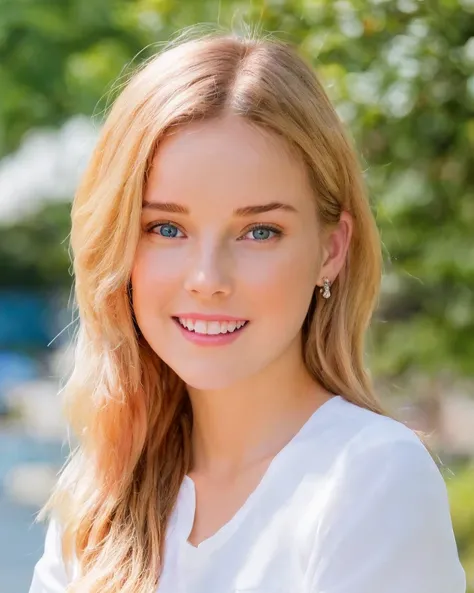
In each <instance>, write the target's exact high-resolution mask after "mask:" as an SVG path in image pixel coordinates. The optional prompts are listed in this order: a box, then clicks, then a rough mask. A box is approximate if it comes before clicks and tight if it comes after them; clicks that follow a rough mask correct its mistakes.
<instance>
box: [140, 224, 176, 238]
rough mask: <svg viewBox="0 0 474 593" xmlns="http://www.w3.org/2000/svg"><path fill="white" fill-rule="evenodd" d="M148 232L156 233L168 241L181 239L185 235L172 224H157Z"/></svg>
mask: <svg viewBox="0 0 474 593" xmlns="http://www.w3.org/2000/svg"><path fill="white" fill-rule="evenodd" d="M148 230H149V232H150V233H154V234H155V235H159V236H160V237H165V238H166V239H181V238H182V237H184V233H183V232H182V231H180V230H179V229H178V227H177V226H176V225H174V224H172V223H170V222H165V223H161V224H155V225H154V226H152V227H151V228H150V229H148ZM178 233H181V235H179V234H178Z"/></svg>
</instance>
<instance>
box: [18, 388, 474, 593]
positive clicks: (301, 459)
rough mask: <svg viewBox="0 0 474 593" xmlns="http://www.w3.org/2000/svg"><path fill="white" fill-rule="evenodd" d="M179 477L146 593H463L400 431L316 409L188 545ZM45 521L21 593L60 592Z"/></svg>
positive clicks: (437, 503) (437, 496)
mask: <svg viewBox="0 0 474 593" xmlns="http://www.w3.org/2000/svg"><path fill="white" fill-rule="evenodd" d="M194 512H195V491H194V483H193V481H192V480H191V479H190V478H189V477H188V476H186V477H185V478H184V480H183V483H182V486H181V490H180V492H179V496H178V500H177V504H176V506H175V509H174V512H173V514H172V517H171V519H170V524H169V528H168V531H167V534H166V546H165V557H164V565H163V572H162V576H161V579H160V583H159V586H158V589H157V593H237V592H245V591H247V592H249V593H250V592H253V593H465V590H466V577H465V573H464V570H463V568H462V566H461V564H460V562H459V558H458V553H457V548H456V543H455V539H454V534H453V529H452V524H451V518H450V514H449V504H448V498H447V493H446V487H445V484H444V481H443V478H442V476H441V474H440V472H439V470H438V468H437V466H436V464H435V463H434V461H433V460H432V458H431V456H430V455H429V453H428V452H427V450H426V449H425V447H424V446H423V445H422V443H421V442H420V440H419V439H418V437H417V436H416V435H415V434H414V433H413V432H412V431H411V430H410V429H408V428H407V427H406V426H404V425H403V424H401V423H399V422H397V421H395V420H392V419H390V418H386V417H383V416H380V415H378V414H375V413H374V412H370V411H368V410H365V409H363V408H359V407H358V406H356V405H354V404H351V403H349V402H348V401H346V400H345V399H344V398H342V397H341V396H336V397H333V398H332V399H331V400H329V401H328V402H326V403H325V404H323V406H321V407H320V408H319V409H318V410H316V412H314V414H313V415H312V416H311V417H310V418H309V420H308V421H307V422H306V423H305V424H304V426H303V427H302V428H301V430H300V431H299V432H298V434H297V435H296V436H295V437H294V438H293V439H292V440H291V441H290V442H289V443H288V444H287V445H286V446H285V447H284V448H283V449H282V450H281V451H280V453H278V455H277V456H276V457H275V458H274V459H273V461H272V463H271V464H270V466H269V468H268V470H267V471H266V473H265V475H264V477H263V478H262V480H261V482H260V484H259V485H258V486H257V488H256V489H255V490H254V492H253V493H252V494H251V495H250V497H249V498H248V499H247V501H246V502H245V503H244V505H243V506H242V507H241V508H240V510H239V511H238V512H237V513H236V514H235V515H234V517H233V518H232V519H231V520H230V521H229V522H228V523H226V524H225V525H224V526H223V527H221V528H220V529H219V530H218V531H217V533H215V534H214V535H213V536H211V537H209V538H208V539H206V540H205V541H203V542H202V543H201V544H200V545H199V546H197V547H194V546H192V545H191V544H190V543H189V542H188V541H187V540H188V536H189V534H190V532H191V528H192V525H193V521H194ZM67 583H68V577H67V576H66V571H65V569H64V565H63V563H62V560H61V552H60V547H59V528H58V526H57V525H56V524H55V523H54V521H53V522H51V523H50V525H49V528H48V532H47V536H46V541H45V550H44V554H43V556H42V557H41V558H40V560H39V561H38V563H37V564H36V567H35V570H34V574H33V581H32V584H31V588H30V592H29V593H64V591H65V590H66V586H67Z"/></svg>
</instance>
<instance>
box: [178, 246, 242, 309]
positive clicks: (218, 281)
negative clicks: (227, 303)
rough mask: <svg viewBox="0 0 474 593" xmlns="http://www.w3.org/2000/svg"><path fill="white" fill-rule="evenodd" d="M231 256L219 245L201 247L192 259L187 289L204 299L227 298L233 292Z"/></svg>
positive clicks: (186, 283)
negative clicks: (217, 296)
mask: <svg viewBox="0 0 474 593" xmlns="http://www.w3.org/2000/svg"><path fill="white" fill-rule="evenodd" d="M230 269H231V262H230V257H229V254H228V253H226V251H225V250H224V248H223V247H222V246H219V245H205V246H201V247H200V248H199V249H198V251H197V253H196V254H195V257H193V258H191V262H190V266H189V270H188V273H187V275H186V279H185V283H184V287H185V289H186V290H187V291H188V292H190V293H192V294H194V295H195V296H201V297H203V298H210V297H213V296H215V295H220V296H227V295H229V294H230V293H231V292H232V282H231V275H230Z"/></svg>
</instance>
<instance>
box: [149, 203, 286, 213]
mask: <svg viewBox="0 0 474 593" xmlns="http://www.w3.org/2000/svg"><path fill="white" fill-rule="evenodd" d="M142 207H143V209H144V210H145V209H149V210H158V211H160V212H169V213H172V214H189V209H188V208H186V206H181V204H175V203H173V202H148V201H147V200H143V204H142ZM273 210H283V211H284V212H298V211H297V209H296V208H295V207H294V206H291V205H290V204H284V203H283V202H269V203H268V204H259V205H256V206H244V207H243V208H237V209H236V210H234V213H233V214H234V216H240V217H246V216H255V215H257V214H264V213H265V212H272V211H273Z"/></svg>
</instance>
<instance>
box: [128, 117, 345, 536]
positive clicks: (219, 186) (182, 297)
mask: <svg viewBox="0 0 474 593" xmlns="http://www.w3.org/2000/svg"><path fill="white" fill-rule="evenodd" d="M276 204H279V205H280V206H279V207H278V208H277V207H276V206H275V205H276ZM260 205H267V206H268V205H272V206H271V209H269V210H268V211H267V212H261V213H255V211H254V210H252V211H249V208H248V207H254V206H260ZM269 208H270V207H269ZM351 233H352V219H351V217H350V215H349V214H348V213H346V212H344V213H343V214H342V216H341V219H340V222H339V224H338V225H337V226H336V227H335V228H333V229H331V230H330V231H328V232H326V233H323V232H322V229H321V227H320V225H319V223H318V218H317V212H316V207H315V196H314V194H313V190H312V189H311V187H310V185H309V180H308V177H307V172H306V170H305V167H304V165H303V163H302V161H300V160H299V159H298V158H297V157H296V155H295V154H292V152H291V151H290V150H289V149H288V147H287V145H286V144H285V142H284V141H283V140H282V139H281V138H279V137H277V136H276V135H273V134H271V133H269V132H265V131H263V130H262V129H260V128H257V127H255V126H253V125H251V124H250V123H248V122H247V121H245V120H243V119H242V118H239V117H237V116H233V115H227V116H225V117H223V118H221V119H218V120H213V121H208V122H196V123H193V124H190V125H188V126H187V127H184V128H182V129H179V130H178V131H177V132H175V133H174V134H173V135H169V136H167V137H166V138H165V139H164V140H163V141H162V142H161V143H160V146H159V148H158V150H157V152H156V154H155V156H154V159H153V163H152V167H151V171H150V175H149V178H148V182H147V186H146V188H145V191H144V196H143V208H142V236H141V239H140V243H139V246H138V249H137V253H136V259H135V263H134V268H133V272H132V287H133V307H134V311H135V315H136V319H137V322H138V325H139V327H140V329H141V331H142V333H143V335H144V337H145V338H146V340H147V341H148V343H149V344H150V346H151V347H152V348H153V350H154V351H155V352H156V354H157V355H158V356H159V357H160V358H161V359H162V360H164V361H165V362H166V363H167V364H168V365H169V366H170V367H171V368H172V369H173V370H174V371H175V372H176V373H177V374H178V375H179V376H180V377H181V378H182V379H183V380H184V382H185V383H186V384H187V387H188V392H189V396H190V399H191V404H192V409H193V415H194V426H193V435H192V446H193V465H192V468H191V471H190V472H189V476H190V477H191V478H192V479H193V481H194V484H195V488H196V495H197V507H196V516H195V522H194V526H193V529H192V532H191V534H190V537H189V541H190V543H192V544H193V545H198V544H199V543H200V542H201V541H203V540H204V539H207V538H208V537H210V536H212V535H213V534H214V533H215V532H216V531H217V530H218V529H219V528H220V527H221V526H222V525H223V524H224V523H226V522H227V521H228V520H229V519H230V518H231V517H232V516H233V515H234V514H235V512H236V511H237V510H238V509H239V508H240V507H241V506H242V504H243V503H244V502H245V500H246V499H247V498H248V496H249V494H250V493H251V492H252V491H253V490H254V489H255V488H256V486H257V485H258V483H259V482H260V480H261V478H262V476H263V474H264V473H265V471H266V469H267V467H268V465H269V463H270V462H271V460H272V459H273V457H274V456H275V455H276V454H277V453H278V452H279V451H280V450H281V449H282V448H283V447H284V446H285V445H286V444H287V443H288V442H289V441H290V440H291V438H292V437H293V436H294V435H295V434H296V433H297V432H298V430H299V429H300V428H301V426H302V425H303V424H304V423H305V422H306V420H307V419H308V418H309V417H310V416H311V414H312V413H313V412H315V411H316V409H317V408H318V407H319V406H321V405H322V404H323V403H324V402H326V401H327V400H328V399H329V398H330V397H331V395H332V394H330V393H329V392H327V391H326V390H325V389H324V388H323V387H322V386H321V385H319V384H318V383H317V382H315V381H314V379H313V378H312V377H311V376H310V375H309V373H308V372H307V370H306V368H305V366H304V364H303V357H302V351H301V328H302V325H303V321H304V319H305V316H306V313H307V311H308V308H309V304H310V301H311V297H312V294H313V291H314V290H315V288H316V290H319V289H318V288H317V287H318V286H322V284H323V278H324V277H328V278H329V279H330V280H331V281H333V280H334V279H335V278H336V277H337V275H338V273H339V272H340V270H341V268H342V266H343V264H344V260H345V258H346V255H347V250H348V247H349V243H350V238H351ZM322 301H323V299H321V298H319V299H318V306H324V302H322ZM183 312H188V313H203V314H211V315H212V314H218V315H230V316H232V317H237V318H240V319H245V320H249V323H248V324H247V326H246V327H245V328H244V329H243V330H242V331H241V333H240V335H239V337H238V338H237V339H236V340H235V341H233V342H232V343H231V344H226V345H223V346H214V347H204V346H200V345H197V344H193V343H191V342H189V341H188V340H186V339H185V338H184V337H183V335H182V332H181V331H180V329H179V327H177V326H176V322H175V321H174V320H173V317H174V316H176V315H177V314H179V313H183Z"/></svg>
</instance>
